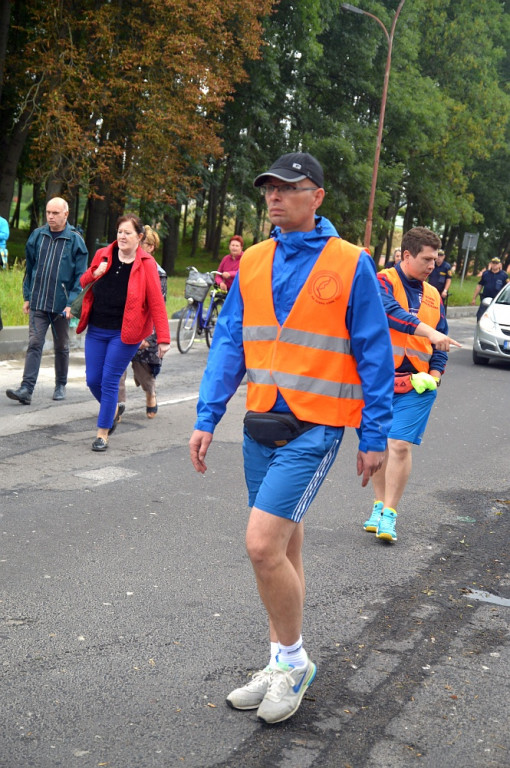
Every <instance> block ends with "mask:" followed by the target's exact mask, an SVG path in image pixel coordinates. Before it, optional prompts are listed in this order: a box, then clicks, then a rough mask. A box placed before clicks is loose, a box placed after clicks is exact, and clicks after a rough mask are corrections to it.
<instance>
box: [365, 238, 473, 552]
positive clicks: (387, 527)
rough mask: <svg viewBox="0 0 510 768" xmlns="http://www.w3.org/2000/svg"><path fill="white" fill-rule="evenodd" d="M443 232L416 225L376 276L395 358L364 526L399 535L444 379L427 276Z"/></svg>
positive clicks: (439, 308) (440, 328)
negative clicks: (417, 449)
mask: <svg viewBox="0 0 510 768" xmlns="http://www.w3.org/2000/svg"><path fill="white" fill-rule="evenodd" d="M440 245H441V240H440V239H439V237H438V236H437V235H436V234H435V233H434V232H432V231H431V230H430V229H427V228H426V227H414V228H413V229H410V230H409V231H408V232H406V233H405V235H404V237H403V238H402V261H401V262H400V264H397V265H396V266H395V267H391V268H390V269H383V270H382V272H380V273H379V275H378V278H379V282H380V286H381V296H382V300H383V304H384V308H385V310H386V316H387V318H388V324H389V328H390V336H391V343H392V346H393V358H394V361H395V394H394V397H393V422H392V425H391V430H390V433H389V436H388V452H387V455H386V458H385V460H384V464H383V465H382V467H381V468H380V469H379V470H378V471H377V472H376V473H375V474H373V475H372V485H373V487H374V496H375V500H374V506H373V508H372V514H371V515H370V517H369V519H368V520H367V521H366V522H365V523H364V528H365V530H366V531H369V532H372V533H375V534H376V536H377V538H379V539H382V540H384V541H388V542H395V541H396V540H397V532H396V520H397V506H398V503H399V502H400V499H401V497H402V494H403V492H404V489H405V487H406V483H407V481H408V479H409V475H410V473H411V465H412V447H413V444H414V445H420V443H421V440H422V437H423V433H424V432H425V428H426V426H427V421H428V418H429V415H430V411H431V409H432V406H433V404H434V401H435V399H436V395H437V391H436V390H437V387H438V386H439V384H440V383H441V376H442V375H443V373H444V369H445V366H446V361H447V359H448V355H447V354H446V353H447V352H448V350H449V349H450V345H452V344H453V345H454V346H457V347H460V346H461V345H460V344H459V343H458V342H456V341H454V340H453V339H451V338H450V337H449V336H448V324H447V322H446V318H445V314H444V307H443V304H442V302H441V298H440V296H439V293H438V291H437V289H436V288H434V287H433V286H432V285H429V283H427V282H425V281H426V280H427V277H428V276H429V275H430V273H431V272H432V270H433V269H434V266H435V260H436V257H437V252H438V248H439V247H440Z"/></svg>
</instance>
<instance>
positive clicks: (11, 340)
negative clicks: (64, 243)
mask: <svg viewBox="0 0 510 768" xmlns="http://www.w3.org/2000/svg"><path fill="white" fill-rule="evenodd" d="M477 310H478V307H471V306H468V307H448V309H447V319H448V318H449V319H456V318H459V317H475V315H476V312H477ZM178 322H179V321H178V320H177V319H174V318H172V319H170V320H169V321H168V324H169V326H170V336H171V338H172V339H175V336H176V334H177V324H178ZM84 341H85V334H84V333H81V334H80V335H79V336H77V335H76V332H75V330H74V328H71V329H70V332H69V348H70V349H83V346H84ZM27 348H28V325H11V326H6V327H4V329H3V330H2V331H0V360H9V359H11V358H13V357H18V356H19V355H24V354H25V352H26V351H27ZM51 351H53V339H52V335H51V328H48V333H47V334H46V341H45V344H44V350H43V352H51Z"/></svg>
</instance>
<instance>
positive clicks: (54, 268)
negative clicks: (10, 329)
mask: <svg viewBox="0 0 510 768" xmlns="http://www.w3.org/2000/svg"><path fill="white" fill-rule="evenodd" d="M68 215H69V206H68V204H67V202H66V201H65V200H63V199H62V198H61V197H54V198H52V199H51V200H49V201H48V203H47V204H46V221H47V223H46V224H45V225H44V226H43V227H39V228H38V229H34V231H33V232H32V234H31V235H30V237H29V238H28V240H27V243H26V246H25V277H24V280H23V298H24V303H23V312H24V314H25V315H28V316H29V318H28V324H29V332H28V349H27V353H26V357H25V367H24V370H23V379H22V381H21V386H20V387H19V389H8V390H7V391H6V395H7V397H9V398H10V399H11V400H17V401H18V403H21V404H22V405H30V403H31V401H32V393H33V391H34V387H35V384H36V381H37V377H38V375H39V368H40V366H41V356H42V352H43V347H44V340H45V338H46V333H47V331H48V328H49V327H51V331H52V334H53V345H54V348H55V390H54V392H53V400H64V399H65V396H66V389H65V388H66V384H67V373H68V369H69V318H70V316H71V303H72V302H73V300H74V299H75V298H76V297H77V296H78V294H79V293H80V292H81V286H80V277H81V275H82V274H83V273H84V272H85V270H86V268H87V260H88V251H87V248H86V246H85V241H84V240H83V238H82V236H81V235H80V234H79V233H78V232H77V231H76V229H75V228H74V227H72V226H71V225H70V224H69V223H68V222H67V217H68Z"/></svg>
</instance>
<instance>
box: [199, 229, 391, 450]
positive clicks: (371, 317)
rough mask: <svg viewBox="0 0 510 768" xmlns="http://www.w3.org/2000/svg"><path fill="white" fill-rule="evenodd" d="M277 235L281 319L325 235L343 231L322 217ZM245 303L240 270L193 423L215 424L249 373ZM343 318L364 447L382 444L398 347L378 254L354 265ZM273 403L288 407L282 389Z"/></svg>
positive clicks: (207, 428)
mask: <svg viewBox="0 0 510 768" xmlns="http://www.w3.org/2000/svg"><path fill="white" fill-rule="evenodd" d="M273 237H274V239H275V240H276V242H277V247H276V251H275V256H274V261H273V281H272V285H273V302H274V307H275V312H276V316H277V319H278V322H279V323H280V324H282V323H283V322H284V321H285V319H286V317H287V315H288V313H289V312H290V310H291V309H292V306H293V305H294V302H295V300H296V298H297V295H298V293H299V292H300V290H301V288H302V287H303V285H304V283H305V281H306V279H307V277H308V275H309V274H310V270H311V269H312V267H313V265H314V264H315V261H316V260H317V258H318V256H319V254H320V252H321V251H322V249H323V248H324V246H325V244H326V242H327V241H328V239H329V238H330V237H338V233H337V231H336V229H335V228H334V227H333V225H332V224H331V222H329V221H328V220H327V219H325V218H324V217H317V219H316V227H315V229H314V230H312V231H311V232H290V233H287V234H282V233H281V232H280V230H279V228H278V227H276V228H275V231H274V234H273ZM243 311H244V305H243V300H242V296H241V292H240V290H239V279H238V277H237V276H236V277H235V279H234V282H233V283H232V287H231V288H230V291H229V293H228V296H227V298H226V301H225V304H224V305H223V308H222V310H221V312H220V314H219V317H218V322H217V324H216V328H215V331H214V341H213V346H212V349H211V353H210V354H209V360H208V362H207V367H206V370H205V372H204V376H203V378H202V383H201V385H200V394H199V400H198V405H197V414H198V418H197V421H196V424H195V428H196V429H201V430H204V431H207V432H213V431H214V429H215V427H216V425H217V424H218V422H219V421H220V419H221V417H222V416H223V414H224V413H225V410H226V407H227V403H228V401H229V400H230V398H231V397H232V395H233V394H234V392H235V391H236V390H237V388H238V386H239V385H240V383H241V381H242V379H243V377H244V375H245V372H246V367H245V361H244V348H243ZM346 322H347V328H348V330H349V334H350V337H351V348H352V351H353V353H354V356H355V358H356V362H357V367H358V373H359V376H360V378H361V383H362V387H363V398H364V401H365V407H364V408H363V415H362V424H361V433H362V436H361V441H360V450H361V451H364V452H366V451H369V450H370V451H383V450H384V449H385V448H386V438H387V434H388V432H389V428H390V426H391V416H392V399H393V389H394V366H393V354H392V351H391V343H390V336H389V331H388V323H387V320H386V316H385V313H384V310H383V306H382V302H381V300H380V295H379V288H378V284H377V278H376V271H375V266H374V262H373V260H372V259H371V258H370V256H369V255H368V254H367V253H366V252H362V254H361V256H360V259H359V262H358V266H357V268H356V273H355V275H354V280H353V285H352V290H351V295H350V299H349V304H348V309H347V315H346ZM273 410H275V411H284V410H286V411H288V410H289V407H288V406H287V404H286V402H285V400H284V399H283V397H282V396H281V394H278V398H277V400H276V403H275V405H274V408H273Z"/></svg>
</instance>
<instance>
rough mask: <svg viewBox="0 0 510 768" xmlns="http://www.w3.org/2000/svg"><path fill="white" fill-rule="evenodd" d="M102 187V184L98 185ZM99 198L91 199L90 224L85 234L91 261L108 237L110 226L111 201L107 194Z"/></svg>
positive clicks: (89, 205)
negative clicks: (108, 225) (108, 226)
mask: <svg viewBox="0 0 510 768" xmlns="http://www.w3.org/2000/svg"><path fill="white" fill-rule="evenodd" d="M98 186H99V187H102V186H103V185H102V183H101V182H100V183H99V184H98ZM103 191H104V195H103V196H102V197H101V198H99V197H95V198H94V197H91V198H90V199H89V203H88V207H89V212H88V224H87V231H86V234H85V243H86V245H87V248H88V252H89V258H90V259H91V258H92V257H93V256H94V254H95V252H96V251H97V249H98V248H100V247H102V245H103V244H104V242H105V238H106V237H107V224H108V206H109V200H108V196H107V194H106V190H103Z"/></svg>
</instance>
